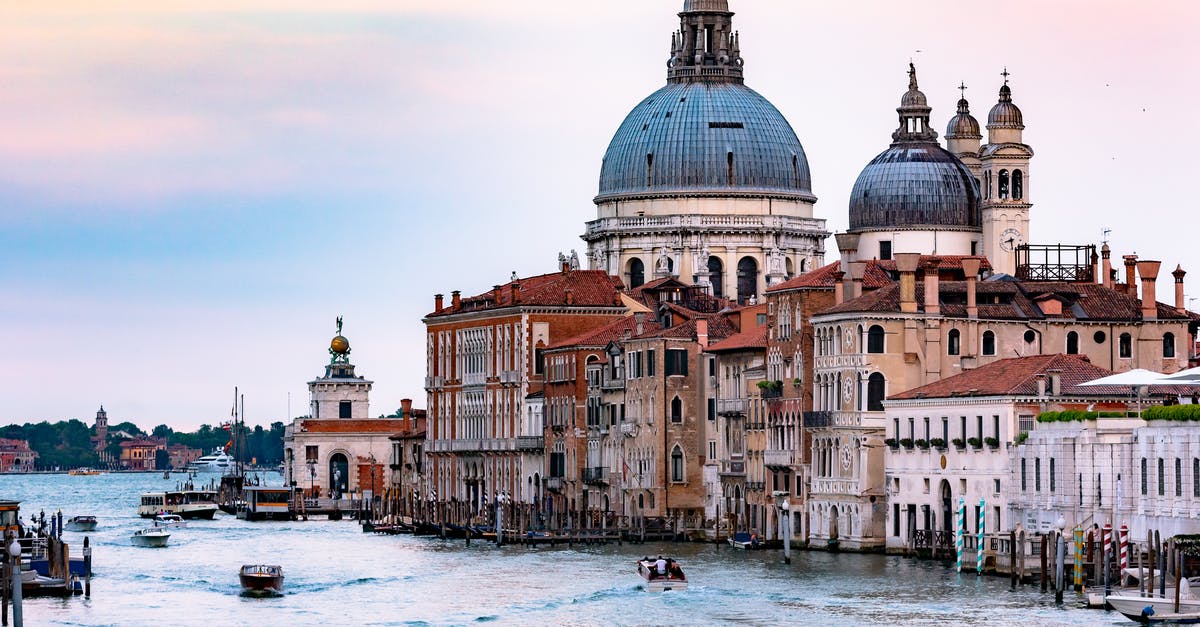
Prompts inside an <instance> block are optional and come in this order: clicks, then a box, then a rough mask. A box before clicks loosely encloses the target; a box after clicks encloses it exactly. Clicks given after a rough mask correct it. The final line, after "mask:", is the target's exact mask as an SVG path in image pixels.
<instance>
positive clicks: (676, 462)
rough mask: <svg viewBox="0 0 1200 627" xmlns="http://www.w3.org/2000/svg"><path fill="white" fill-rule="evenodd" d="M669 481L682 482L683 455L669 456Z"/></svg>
mask: <svg viewBox="0 0 1200 627" xmlns="http://www.w3.org/2000/svg"><path fill="white" fill-rule="evenodd" d="M671 481H674V482H675V483H680V482H682V481H683V455H671Z"/></svg>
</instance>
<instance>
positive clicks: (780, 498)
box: [772, 491, 792, 564]
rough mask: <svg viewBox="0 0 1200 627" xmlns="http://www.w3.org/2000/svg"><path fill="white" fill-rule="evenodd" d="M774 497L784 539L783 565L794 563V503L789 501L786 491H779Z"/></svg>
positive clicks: (780, 531) (780, 530) (780, 534)
mask: <svg viewBox="0 0 1200 627" xmlns="http://www.w3.org/2000/svg"><path fill="white" fill-rule="evenodd" d="M772 496H774V497H775V504H776V505H777V506H778V507H779V537H780V538H782V539H783V563H784V564H791V563H792V512H791V510H792V503H791V501H789V500H788V493H787V492H785V491H777V492H775V493H774V494H773V495H772Z"/></svg>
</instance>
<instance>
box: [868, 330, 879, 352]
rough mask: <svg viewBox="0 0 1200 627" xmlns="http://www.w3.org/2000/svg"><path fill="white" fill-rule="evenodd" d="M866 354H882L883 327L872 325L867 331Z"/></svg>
mask: <svg viewBox="0 0 1200 627" xmlns="http://www.w3.org/2000/svg"><path fill="white" fill-rule="evenodd" d="M867 352H868V353H872V354H880V353H883V327H881V326H879V325H877V324H876V325H872V326H871V328H870V329H868V330H867Z"/></svg>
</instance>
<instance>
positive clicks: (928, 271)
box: [925, 259, 942, 316]
mask: <svg viewBox="0 0 1200 627" xmlns="http://www.w3.org/2000/svg"><path fill="white" fill-rule="evenodd" d="M938 265H939V264H938V260H937V259H930V260H929V261H928V262H927V263H926V264H925V315H928V316H939V315H941V313H942V305H941V303H940V298H939V297H940V293H939V288H940V286H939V283H938V281H939V279H940V278H941V277H939V276H938Z"/></svg>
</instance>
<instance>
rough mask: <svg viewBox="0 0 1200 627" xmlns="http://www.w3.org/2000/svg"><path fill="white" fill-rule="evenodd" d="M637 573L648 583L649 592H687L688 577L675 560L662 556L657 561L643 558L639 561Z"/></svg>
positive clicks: (647, 589)
mask: <svg viewBox="0 0 1200 627" xmlns="http://www.w3.org/2000/svg"><path fill="white" fill-rule="evenodd" d="M637 573H638V576H640V577H641V578H642V580H643V581H645V582H646V591H647V592H668V591H671V590H687V576H686V575H684V574H683V568H681V567H680V566H679V562H676V561H675V560H673V559H670V558H664V557H662V556H661V555H660V556H658V559H657V560H654V559H650V558H649V557H645V558H642V559H640V560H638V561H637Z"/></svg>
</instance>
